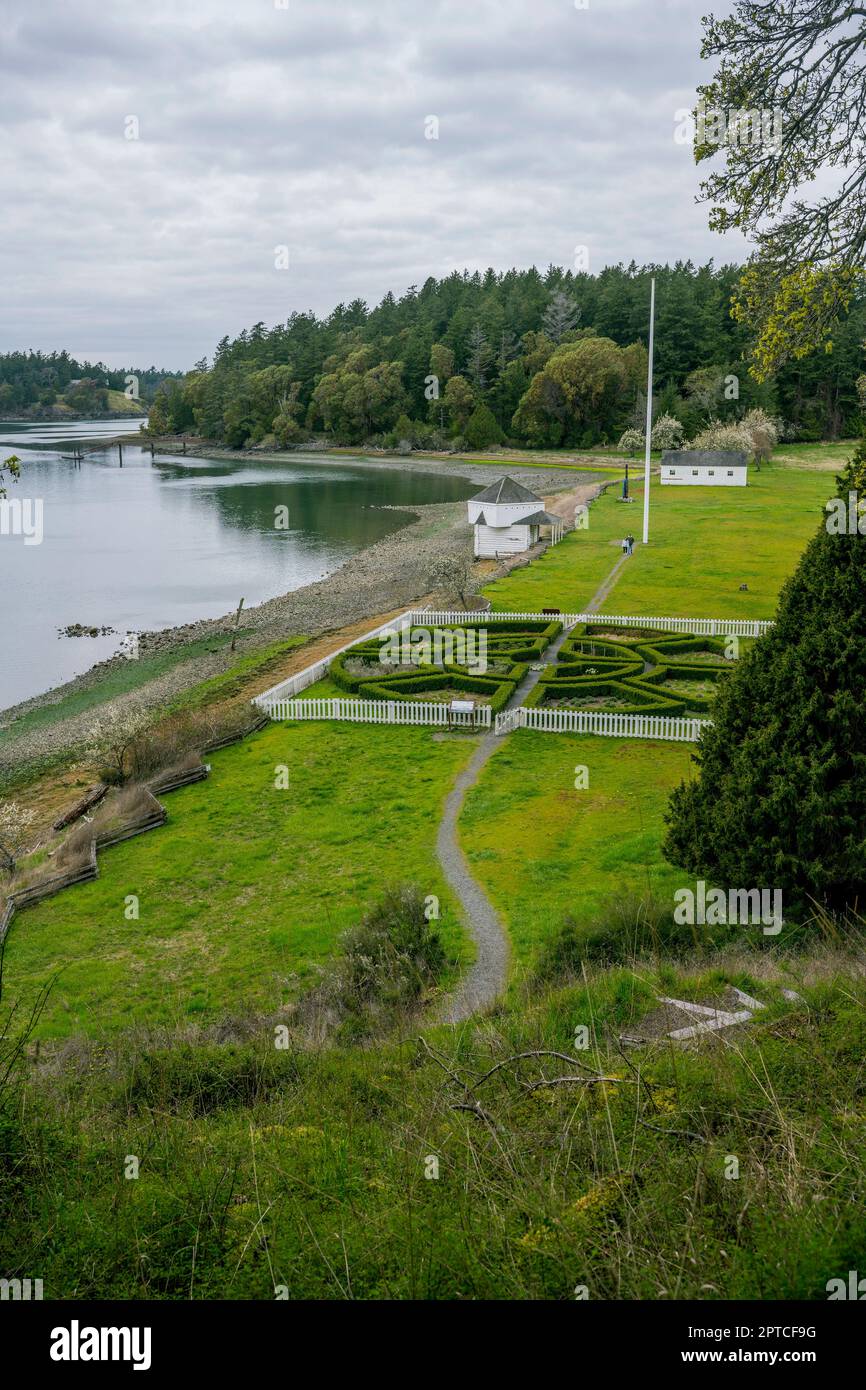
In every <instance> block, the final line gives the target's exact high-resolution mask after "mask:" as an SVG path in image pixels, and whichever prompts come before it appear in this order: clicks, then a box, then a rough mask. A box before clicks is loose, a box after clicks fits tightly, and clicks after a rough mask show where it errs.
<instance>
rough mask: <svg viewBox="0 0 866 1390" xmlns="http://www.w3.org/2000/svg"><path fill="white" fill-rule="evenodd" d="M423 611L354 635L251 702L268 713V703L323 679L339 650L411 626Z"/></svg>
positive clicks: (286, 698) (283, 698) (412, 612)
mask: <svg viewBox="0 0 866 1390" xmlns="http://www.w3.org/2000/svg"><path fill="white" fill-rule="evenodd" d="M423 611H424V610H423V609H420V610H419V609H407V611H406V612H405V613H401V614H399V616H398V617H396V618H392V619H391V621H390V622H389V623H381V624H380V626H379V627H374V628H373V630H372V632H367V633H365V634H364V636H363V637H356V638H355V640H354V642H347V643H346V644H345V646H343V647H337V649H336V651H333V652H330V653H329V655H328V656H326V657H323V658H322V660H321V661H317V662H315V663H314V664H313V665H312V666H307V667H305V669H304V670H303V671H299V672H298V673H297V675H295V676H288V677H287V679H286V680H284V681H278V682H277V684H276V685H272V686H271V688H270V689H269V690H263V691H262V693H261V695H256V696H255V697H254V699H253V704H254V705H256V706H258V708H259V709H261V710H264V712H265V714H269V713H270V705H271V704H272V703H273V701H274V700H290V699H291V698H292V697H293V696H295V695H300V693H301V691H302V690H306V689H307V686H310V685H315V684H316V681H320V680H324V678H325V676H326V675H327V674H328V670H329V667H330V665H331V662H332V661H333V660H334V657H335V656H339V655H340V653H341V652H347V651H348V650H349V648H350V647H356V646H357V645H358V643H359V642H369V640H370V638H371V637H379V636H380V635H381V634H382V633H383V632H402V630H403V628H405V627H411V625H412V623H413V622H414V620H415V617H416V616H417V615H418V613H419V612H420V613H423ZM299 717H300V716H299ZM322 717H323V718H324V717H325V716H322ZM277 718H282V715H279V716H277Z"/></svg>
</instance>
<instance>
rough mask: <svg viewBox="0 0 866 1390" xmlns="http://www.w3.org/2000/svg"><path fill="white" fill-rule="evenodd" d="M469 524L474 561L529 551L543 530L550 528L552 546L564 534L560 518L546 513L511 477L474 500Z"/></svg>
mask: <svg viewBox="0 0 866 1390" xmlns="http://www.w3.org/2000/svg"><path fill="white" fill-rule="evenodd" d="M469 522H470V524H471V525H472V526H474V527H475V558H476V559H484V558H491V559H495V558H497V557H498V556H500V555H517V554H519V553H520V551H522V550H529V548H530V546H533V545H535V543H536V541H538V540H539V539H540V538H541V529H542V527H550V542H551V544H552V545H555V544H556V542H557V541H561V540H562V537H563V534H564V533H565V522H564V521H563V520H562V518H561V517H558V516H551V514H550V513H549V512H546V511H545V510H544V503H543V502H542V500H541V498H540V497H536V495H535V493H534V492H530V491H529V488H526V487H522V486H521V484H520V483H516V482H515V481H514V479H513V478H499V479H498V481H497V482H495V483H491V484H490V487H486V488H485V489H484V491H483V492H479V494H478V496H477V497H473V498H472V500H471V501H470V503H469Z"/></svg>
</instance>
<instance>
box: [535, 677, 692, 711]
mask: <svg viewBox="0 0 866 1390" xmlns="http://www.w3.org/2000/svg"><path fill="white" fill-rule="evenodd" d="M604 695H609V696H614V697H616V698H617V699H622V700H625V701H626V702H627V703H626V704H625V705H623V706H621V707H620V708H618V709H614V710H612V711H611V713H614V714H682V712H683V708H684V705H683V702H682V701H681V700H679V699H675V698H670V699H665V698H663V697H662V696H659V695H656V693H655V692H654V691H650V690H642V689H641V688H640V687H639V686H638V685H637V683H635V684H634V685H626V683H625V682H624V681H617V680H606V681H604V680H603V681H599V680H578V681H557V682H555V683H554V682H551V681H548V682H547V683H546V684H542V683H541V682H540V681H539V683H538V685H537V686H536V687H535V689H534V690H533V691H532V692H531V694H530V696H529V698H528V700H527V701H526V704H527V706H533V705H542V704H544V703H545V702H546V701H547V700H549V699H557V700H579V699H581V698H586V699H592V698H593V697H598V696H604ZM628 702H630V703H628Z"/></svg>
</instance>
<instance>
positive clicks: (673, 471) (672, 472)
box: [668, 468, 677, 478]
mask: <svg viewBox="0 0 866 1390" xmlns="http://www.w3.org/2000/svg"><path fill="white" fill-rule="evenodd" d="M676 476H677V470H676V469H675V468H669V469H668V477H669V478H675V477H676Z"/></svg>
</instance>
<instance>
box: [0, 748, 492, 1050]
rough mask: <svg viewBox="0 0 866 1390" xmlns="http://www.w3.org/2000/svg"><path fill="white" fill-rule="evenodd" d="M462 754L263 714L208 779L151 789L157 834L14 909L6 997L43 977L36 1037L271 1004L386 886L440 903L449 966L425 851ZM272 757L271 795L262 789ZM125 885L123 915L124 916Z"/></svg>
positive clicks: (26, 993) (293, 987)
mask: <svg viewBox="0 0 866 1390" xmlns="http://www.w3.org/2000/svg"><path fill="white" fill-rule="evenodd" d="M473 746H474V742H473V741H472V740H466V741H460V740H453V741H443V742H439V741H436V742H434V740H433V736H432V731H430V730H426V729H404V728H381V729H380V728H376V727H373V726H369V725H366V726H365V725H362V726H353V725H346V724H328V723H322V724H318V723H309V724H306V723H305V724H296V725H277V724H275V725H272V726H270V727H269V728H267V729H265V730H263V731H262V732H261V733H260V734H257V735H254V736H253V737H251V738H249V739H247V740H245V741H244V742H242V743H239V744H235V745H234V746H233V747H231V748H227V749H224V750H222V751H221V752H218V753H215V754H213V755H211V757H212V766H213V771H212V773H211V776H210V778H209V780H208V781H207V782H203V783H198V784H196V785H194V786H191V787H188V788H184V789H182V790H180V791H177V792H172V793H170V794H169V795H168V796H167V797H166V798H165V805H166V806H167V808H168V812H169V822H168V824H167V825H166V826H164V827H162V828H160V829H158V830H154V831H151V832H149V833H148V834H146V835H142V836H139V837H137V838H135V839H133V840H129V841H127V842H125V843H124V844H121V845H118V846H116V847H115V848H113V849H108V850H106V851H104V852H103V853H102V854H101V855H100V861H99V866H100V876H99V879H98V880H96V881H95V882H93V883H87V884H81V885H78V886H76V887H74V888H70V889H67V890H65V891H64V892H62V893H60V894H58V895H57V896H56V897H54V898H50V899H47V900H46V901H45V902H43V903H41V904H39V905H37V906H34V907H32V908H29V909H26V910H25V911H23V912H21V913H20V915H18V916H16V918H15V920H14V922H13V924H12V928H11V931H10V933H9V938H8V942H7V948H6V960H5V980H4V985H5V994H6V1000H7V1002H9V1003H11V1002H13V1001H15V1000H19V999H20V1000H22V1001H23V1002H26V1001H27V1000H28V999H31V998H32V997H33V996H34V994H35V992H36V990H37V988H38V987H39V986H40V985H42V984H43V983H45V982H46V981H47V980H48V979H50V978H52V977H56V979H55V983H54V986H53V989H52V991H51V995H50V998H49V1001H48V1005H47V1008H46V1010H45V1012H44V1014H43V1017H42V1021H41V1023H40V1025H39V1029H38V1032H37V1036H41V1037H61V1036H67V1035H71V1034H78V1033H83V1034H89V1035H97V1034H101V1033H103V1032H107V1031H110V1030H112V1029H114V1028H120V1027H126V1026H128V1025H130V1024H132V1023H134V1022H136V1023H143V1024H152V1025H161V1024H170V1023H177V1022H183V1021H184V1020H185V1019H189V1018H194V1019H195V1020H197V1021H198V1022H203V1021H206V1020H208V1019H210V1018H212V1017H217V1016H219V1015H223V1014H226V1013H229V1014H231V1013H234V1014H241V1013H244V1012H246V1011H248V1010H250V1009H263V1010H268V1009H273V1008H277V1007H278V1006H279V1005H280V1004H282V1003H284V1002H285V1001H286V1000H287V999H290V998H292V997H293V996H294V995H296V994H297V992H298V990H299V989H302V988H303V987H304V986H305V985H308V984H309V983H311V982H312V980H313V979H314V977H315V967H316V965H317V964H320V963H321V962H323V961H324V960H325V959H327V958H328V957H329V956H331V955H332V954H333V953H334V951H335V949H336V948H337V945H338V941H339V937H340V934H341V932H343V931H344V930H345V929H346V928H348V927H350V926H352V925H354V924H355V923H356V922H357V921H358V920H359V918H360V917H361V915H362V914H363V913H364V911H365V910H366V909H368V908H369V907H371V906H373V905H374V904H375V903H376V902H378V900H379V899H380V898H381V896H382V893H383V891H384V890H385V889H386V888H387V887H388V886H389V885H391V884H394V883H402V882H414V883H417V884H418V885H419V887H421V888H422V890H423V891H424V893H425V895H426V894H428V893H431V894H436V895H438V896H439V897H440V900H441V910H442V917H441V921H440V927H441V931H442V935H443V938H444V940H445V943H446V946H447V948H448V950H449V952H450V953H452V954H453V955H454V956H455V957H456V958H459V959H460V960H461V961H462V962H463V963H465V962H466V961H467V960H468V959H469V958H470V946H469V943H468V940H467V938H466V937H465V935H464V933H463V930H462V928H461V926H460V925H459V919H458V916H457V913H456V910H455V908H454V905H453V903H452V900H451V899H450V897H449V893H448V890H447V887H446V885H445V882H444V880H443V879H442V877H441V874H440V871H439V867H438V862H437V861H436V859H435V854H434V847H435V835H436V824H437V822H438V819H439V814H440V808H441V804H442V801H443V799H444V797H445V794H446V792H447V790H448V789H449V787H450V786H451V783H452V782H453V780H454V778H455V776H456V775H457V772H458V771H459V769H460V767H461V766H462V765H463V763H464V762H465V761H466V759H468V757H469V756H470V753H471V750H472V747H473ZM281 764H284V765H286V766H287V767H288V769H289V788H288V790H277V789H276V788H275V786H274V777H275V768H276V767H277V766H278V765H281ZM132 894H134V895H136V896H137V897H138V899H139V914H140V915H139V918H138V920H134V919H133V920H128V919H127V917H126V916H125V910H126V903H127V898H128V896H129V895H132Z"/></svg>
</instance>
